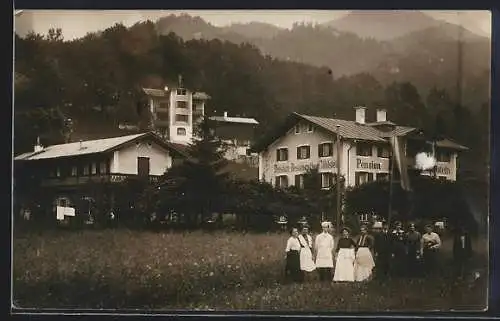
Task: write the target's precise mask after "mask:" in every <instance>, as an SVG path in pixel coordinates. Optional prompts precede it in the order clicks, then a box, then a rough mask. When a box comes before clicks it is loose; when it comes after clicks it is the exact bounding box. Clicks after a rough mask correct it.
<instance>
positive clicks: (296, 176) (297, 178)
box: [295, 175, 300, 188]
mask: <svg viewBox="0 0 500 321" xmlns="http://www.w3.org/2000/svg"><path fill="white" fill-rule="evenodd" d="M295 187H297V188H300V175H295Z"/></svg>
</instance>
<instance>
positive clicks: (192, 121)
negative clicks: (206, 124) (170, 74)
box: [143, 86, 210, 145]
mask: <svg viewBox="0 0 500 321" xmlns="http://www.w3.org/2000/svg"><path fill="white" fill-rule="evenodd" d="M143 91H144V93H145V94H146V96H147V98H148V107H149V111H150V114H151V117H152V119H151V124H152V128H153V130H154V131H155V132H156V133H157V134H158V135H160V136H161V137H162V138H163V139H165V140H167V141H170V142H173V143H179V144H184V145H187V144H189V143H191V142H192V139H193V135H194V133H193V128H194V126H195V125H196V123H197V122H199V121H201V119H202V118H203V115H204V114H205V102H206V101H207V100H208V99H210V96H208V95H207V94H206V93H204V92H192V91H191V90H189V89H186V88H182V86H178V87H173V88H168V87H165V88H164V89H151V88H143Z"/></svg>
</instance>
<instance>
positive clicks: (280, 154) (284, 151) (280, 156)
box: [276, 148, 288, 162]
mask: <svg viewBox="0 0 500 321" xmlns="http://www.w3.org/2000/svg"><path fill="white" fill-rule="evenodd" d="M276 160H277V161H278V162H284V161H287V160H288V148H278V149H277V150H276Z"/></svg>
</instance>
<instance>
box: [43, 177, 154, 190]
mask: <svg viewBox="0 0 500 321" xmlns="http://www.w3.org/2000/svg"><path fill="white" fill-rule="evenodd" d="M130 177H137V175H132V174H104V175H92V176H69V177H53V178H47V179H44V180H42V182H41V185H42V186H44V187H49V186H79V185H85V184H89V183H121V182H123V181H125V180H126V179H127V178H130ZM160 177H161V176H156V175H150V176H149V181H150V182H151V183H156V182H158V181H159V179H160Z"/></svg>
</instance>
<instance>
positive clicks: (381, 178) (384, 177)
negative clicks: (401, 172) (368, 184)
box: [377, 173, 389, 182]
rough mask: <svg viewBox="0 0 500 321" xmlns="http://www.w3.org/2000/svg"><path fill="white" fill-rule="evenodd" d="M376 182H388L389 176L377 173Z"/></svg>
mask: <svg viewBox="0 0 500 321" xmlns="http://www.w3.org/2000/svg"><path fill="white" fill-rule="evenodd" d="M377 181H385V182H387V181H389V174H387V173H377Z"/></svg>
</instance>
